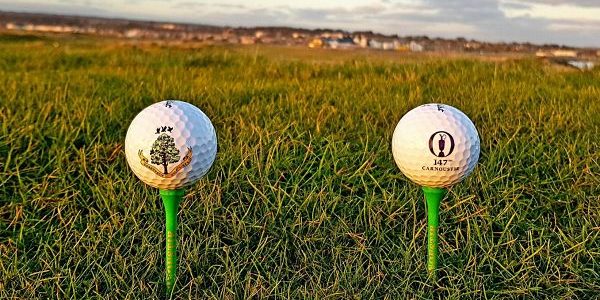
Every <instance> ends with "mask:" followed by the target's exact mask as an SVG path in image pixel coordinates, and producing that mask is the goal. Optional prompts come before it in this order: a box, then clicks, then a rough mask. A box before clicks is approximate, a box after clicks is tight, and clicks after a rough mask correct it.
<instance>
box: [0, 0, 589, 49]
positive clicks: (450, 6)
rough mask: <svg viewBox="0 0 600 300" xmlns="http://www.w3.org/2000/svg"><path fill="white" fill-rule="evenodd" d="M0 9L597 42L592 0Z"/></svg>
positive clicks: (74, 0)
mask: <svg viewBox="0 0 600 300" xmlns="http://www.w3.org/2000/svg"><path fill="white" fill-rule="evenodd" d="M0 10H10V11H26V12H47V13H63V14H76V15H92V16H102V17H119V18H132V19H146V20H157V21H170V22H185V23H200V24H211V25H230V26H265V25H273V26H294V27H304V28H332V29H344V30H373V31H376V32H382V33H386V34H399V35H429V36H432V37H448V38H452V37H466V38H474V39H479V40H486V41H505V42H511V41H520V42H523V41H530V42H534V43H559V44H569V45H575V46H594V47H600V0H574V1H567V0H523V1H516V0H456V1H452V0H397V1H395V0H303V1H291V0H278V1H275V0H254V1H242V0H221V1H212V0H197V1H196V0H122V1H117V0H46V1H37V0H23V1H18V2H16V1H6V0H0Z"/></svg>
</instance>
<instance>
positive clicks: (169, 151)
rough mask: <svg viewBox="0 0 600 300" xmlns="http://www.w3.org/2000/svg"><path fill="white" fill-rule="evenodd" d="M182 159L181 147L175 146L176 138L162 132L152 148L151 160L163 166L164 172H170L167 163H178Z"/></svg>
mask: <svg viewBox="0 0 600 300" xmlns="http://www.w3.org/2000/svg"><path fill="white" fill-rule="evenodd" d="M179 159H180V157H179V149H177V147H176V146H175V139H174V138H173V137H172V136H170V135H168V134H166V133H161V134H160V135H159V136H158V138H157V139H156V141H154V144H152V149H151V150H150V162H152V163H153V164H155V165H162V166H163V174H165V175H166V174H167V173H169V172H168V171H167V165H168V164H170V163H176V162H178V161H179Z"/></svg>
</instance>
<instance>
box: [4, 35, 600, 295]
mask: <svg viewBox="0 0 600 300" xmlns="http://www.w3.org/2000/svg"><path fill="white" fill-rule="evenodd" d="M0 87H1V88H0V298H1V299H48V298H50V299H90V298H91V299H99V298H105V299H154V298H160V297H161V296H162V295H163V293H164V215H163V214H164V212H163V207H162V202H161V200H160V198H159V196H158V191H157V190H155V189H152V188H150V187H148V186H145V185H143V184H142V183H141V182H140V181H139V180H138V179H137V178H136V177H135V176H134V175H133V174H132V172H131V171H130V170H129V169H128V167H127V164H126V161H125V156H124V151H123V143H124V139H125V133H126V130H127V126H128V125H129V122H130V121H131V120H132V118H133V117H134V116H135V115H136V114H137V112H139V111H140V110H141V109H143V108H144V107H145V106H147V105H149V104H151V103H153V102H156V101H159V100H163V99H182V100H185V101H188V102H191V103H193V104H195V105H197V106H198V107H200V108H202V110H203V111H204V112H205V113H206V114H207V115H208V116H209V117H210V118H211V119H212V121H213V123H214V124H215V127H216V129H217V134H218V140H219V150H218V155H217V161H216V163H215V165H214V166H213V168H212V169H211V171H210V172H209V174H208V175H207V176H206V177H205V178H204V179H202V180H201V181H200V182H199V183H197V184H196V185H194V186H193V187H191V188H189V189H188V190H187V192H188V196H186V198H185V200H184V201H183V203H182V205H181V208H180V213H179V223H180V224H179V228H178V229H179V231H178V233H179V235H180V236H179V249H178V250H179V258H180V262H179V270H178V272H179V274H178V281H177V283H176V290H175V291H174V293H173V298H181V299H202V298H212V299H249V298H254V299H264V298H284V299H304V298H308V299H431V298H448V299H459V298H482V299H483V298H485V299H523V298H529V299H544V298H552V299H560V298H562V299H592V298H594V297H598V294H599V293H600V155H599V154H600V142H599V141H600V70H599V69H598V68H596V69H595V70H594V71H591V72H580V71H575V70H569V69H564V68H557V67H554V66H551V65H548V64H547V63H544V62H542V61H538V60H535V59H533V58H527V57H524V58H518V57H512V58H511V57H509V58H506V59H500V58H494V57H478V56H465V55H455V56H452V57H444V56H441V55H410V54H398V53H390V54H382V53H379V52H343V51H341V52H340V51H333V50H314V51H309V50H308V49H299V48H291V49H287V48H278V47H269V46H251V47H238V48H236V47H227V46H206V47H184V46H172V45H171V46H169V45H152V44H140V45H135V44H133V43H125V42H123V41H118V40H100V39H93V38H89V37H68V36H67V37H65V36H62V37H61V36H28V35H6V34H5V35H0ZM427 102H441V103H447V104H450V105H453V106H456V107H458V108H459V109H461V110H463V111H464V112H465V113H466V114H467V115H469V116H470V117H471V119H472V120H473V122H474V123H475V125H476V126H477V128H478V130H479V134H480V137H481V141H482V156H481V160H480V163H479V165H478V167H477V168H476V170H475V172H474V173H473V175H472V176H471V177H469V178H468V179H466V180H465V181H464V182H462V183H461V184H459V185H457V186H455V187H454V188H452V189H451V192H450V193H449V194H448V196H447V197H446V199H445V200H444V201H443V203H442V207H441V210H440V212H441V216H440V252H441V253H440V255H441V256H440V267H441V268H440V271H439V279H438V281H436V282H433V281H431V280H429V279H428V277H427V274H426V272H425V270H426V250H427V249H426V230H425V229H426V218H425V217H426V212H425V204H424V201H423V198H422V192H421V191H420V189H419V188H418V187H417V186H416V185H414V184H413V183H411V182H409V181H408V180H407V179H406V178H405V177H404V176H403V175H402V174H401V173H400V171H399V170H398V169H397V167H396V166H395V164H394V161H393V158H392V154H391V143H390V140H391V135H392V132H393V129H394V127H395V125H396V123H397V122H398V120H399V119H400V118H401V116H402V115H403V114H404V113H406V112H407V111H408V110H410V109H411V108H413V107H415V106H417V105H419V104H422V103H427Z"/></svg>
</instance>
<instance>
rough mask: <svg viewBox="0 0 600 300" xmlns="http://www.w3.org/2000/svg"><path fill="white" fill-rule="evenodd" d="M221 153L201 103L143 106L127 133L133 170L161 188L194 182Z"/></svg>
mask: <svg viewBox="0 0 600 300" xmlns="http://www.w3.org/2000/svg"><path fill="white" fill-rule="evenodd" d="M216 154H217V135H216V133H215V128H214V127H213V125H212V123H211V122H210V119H209V118H208V117H207V116H206V115H205V114H204V113H203V112H202V111H201V110H200V109H199V108H197V107H195V106H194V105H192V104H189V103H187V102H183V101H176V100H167V101H162V102H158V103H154V104H152V105H150V106H148V107H146V108H145V109H144V110H142V111H141V112H140V113H139V114H138V115H137V116H136V117H135V118H134V119H133V121H132V122H131V125H129V129H128V130H127V136H126V137H125V156H126V157H127V163H128V164H129V167H131V169H132V170H133V173H134V174H135V175H136V176H137V177H138V178H139V179H140V180H142V181H143V182H145V183H146V184H148V185H150V186H153V187H156V188H159V189H166V190H171V189H177V188H180V187H183V186H186V185H190V184H192V183H194V182H195V181H197V180H199V179H200V178H201V177H202V176H204V174H206V173H207V172H208V170H209V169H210V167H211V166H212V164H213V162H214V160H215V156H216Z"/></svg>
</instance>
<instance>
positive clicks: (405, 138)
mask: <svg viewBox="0 0 600 300" xmlns="http://www.w3.org/2000/svg"><path fill="white" fill-rule="evenodd" d="M479 151H480V145H479V135H478V134H477V129H475V125H473V122H471V120H470V119H469V118H468V117H467V116H466V115H465V114H464V113H463V112H461V111H460V110H458V109H456V108H454V107H452V106H449V105H445V104H435V103H433V104H425V105H421V106H419V107H416V108H414V109H413V110H411V111H409V112H408V113H406V114H405V115H404V116H403V117H402V119H400V122H398V125H397V126H396V129H395V130H394V135H393V137H392V153H393V155H394V160H395V161H396V164H397V165H398V167H399V168H400V170H401V171H402V173H404V175H406V177H408V178H409V179H410V180H412V181H413V182H415V183H417V184H419V185H421V186H427V187H448V186H451V185H453V184H455V183H457V182H459V181H461V180H462V179H464V178H465V177H466V176H468V175H469V174H470V173H471V172H472V171H473V169H474V168H475V165H476V164H477V161H478V160H479Z"/></svg>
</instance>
